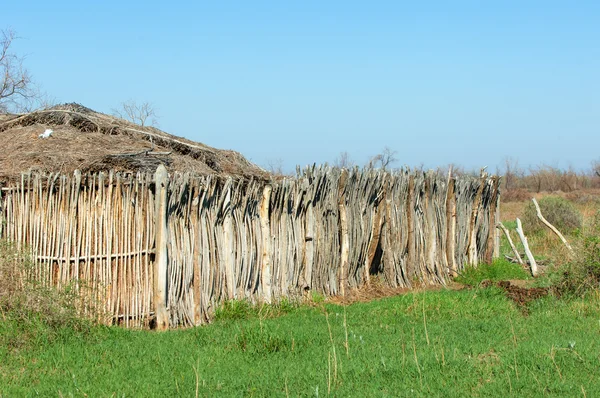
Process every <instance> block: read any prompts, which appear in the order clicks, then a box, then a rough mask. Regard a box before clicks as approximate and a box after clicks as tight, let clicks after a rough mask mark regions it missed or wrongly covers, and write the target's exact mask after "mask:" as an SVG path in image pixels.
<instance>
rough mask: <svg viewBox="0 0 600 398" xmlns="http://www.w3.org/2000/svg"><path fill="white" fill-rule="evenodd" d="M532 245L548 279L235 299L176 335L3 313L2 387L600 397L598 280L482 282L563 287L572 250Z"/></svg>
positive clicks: (52, 392)
mask: <svg viewBox="0 0 600 398" xmlns="http://www.w3.org/2000/svg"><path fill="white" fill-rule="evenodd" d="M514 207H515V209H517V207H516V206H514ZM522 207H523V206H522V205H521V208H522ZM515 209H510V210H511V211H513V214H511V213H510V212H509V211H506V212H505V213H504V214H507V215H508V214H510V215H511V217H510V218H509V219H507V220H506V223H507V225H508V226H509V227H511V228H512V227H513V225H512V224H511V223H510V220H511V219H512V216H513V215H514V214H518V209H517V210H515ZM591 213H592V212H590V214H591ZM569 239H573V241H575V240H576V239H578V237H577V236H570V237H569ZM530 242H531V243H532V247H533V250H534V253H536V254H537V255H538V256H539V257H541V258H546V259H548V261H549V265H548V267H547V269H548V271H549V274H550V276H545V277H543V278H540V279H538V280H532V279H531V278H530V277H529V275H528V274H527V272H526V270H524V269H523V268H522V267H520V266H518V265H515V264H510V263H508V262H506V261H501V260H500V261H496V262H494V264H492V265H480V266H479V267H478V268H477V269H476V270H473V269H468V270H466V271H465V272H463V273H462V274H461V276H459V278H457V282H459V283H460V284H455V285H453V288H452V289H438V290H428V291H415V292H412V293H408V294H404V295H401V296H396V297H389V298H385V299H380V300H374V301H371V302H364V303H355V304H352V305H347V306H339V305H334V304H331V303H328V302H326V301H324V300H323V299H322V298H319V297H314V298H313V300H312V301H311V302H309V303H304V304H302V305H298V304H294V303H289V302H283V303H280V304H278V305H276V306H262V307H258V308H255V307H252V306H250V305H248V304H247V303H245V302H229V303H226V304H225V305H223V306H222V307H221V309H220V310H219V311H218V313H217V320H216V321H215V322H214V323H212V324H211V325H209V326H206V327H200V328H195V329H188V330H176V331H169V332H165V333H158V332H152V331H132V330H125V329H121V328H116V327H102V326H97V325H91V324H89V323H87V322H85V321H81V320H75V319H72V318H70V317H69V316H68V314H66V315H65V314H63V315H61V316H60V317H57V316H54V315H53V316H51V317H46V318H44V320H39V319H37V318H36V317H35V316H32V315H31V314H27V313H18V312H15V311H12V312H10V311H4V310H3V312H2V313H0V396H6V397H13V396H94V397H95V396H119V397H121V396H256V397H260V396H282V397H283V396H292V397H293V396H311V397H318V396H339V397H347V396H356V397H363V396H391V397H392V396H393V397H396V396H427V397H431V396H443V397H454V396H457V397H459V396H460V397H462V396H494V397H495V396H561V397H562V396H583V397H593V396H600V376H599V375H600V293H599V291H598V289H597V288H594V289H591V290H590V289H587V290H586V291H585V292H584V293H583V294H571V295H567V294H565V295H563V296H562V297H561V298H557V297H555V296H553V295H550V296H546V297H544V298H542V299H538V300H535V301H532V302H531V303H529V304H528V305H527V307H526V308H523V307H520V306H518V305H516V304H515V303H514V302H513V301H512V300H511V299H509V298H507V296H506V294H505V292H504V291H503V290H501V289H500V288H499V287H496V286H491V287H485V288H484V287H483V285H481V284H480V282H481V281H482V280H484V279H490V280H495V281H500V280H512V281H513V282H514V283H516V282H515V280H520V282H519V283H518V284H519V285H520V286H523V285H538V286H539V285H548V284H551V283H553V280H552V274H551V272H554V271H551V268H552V266H553V264H552V261H554V260H556V259H560V258H562V257H561V256H562V255H563V248H562V247H561V246H560V244H557V243H556V239H555V237H553V236H551V235H539V236H532V237H531V239H530ZM502 247H503V251H505V250H508V248H507V245H506V244H504V243H503V246H502ZM591 253H592V254H593V255H594V256H595V254H594V253H595V252H591ZM593 258H595V257H593ZM584 262H585V259H584ZM554 275H557V274H556V273H555V274H554ZM594 280H596V279H594ZM486 286H489V284H486ZM53 297H54V296H53ZM42 298H43V297H42ZM57 300H58V299H54V298H53V299H52V301H57ZM49 308H50V307H49ZM50 312H51V313H52V314H54V313H55V312H56V311H54V310H52V311H50Z"/></svg>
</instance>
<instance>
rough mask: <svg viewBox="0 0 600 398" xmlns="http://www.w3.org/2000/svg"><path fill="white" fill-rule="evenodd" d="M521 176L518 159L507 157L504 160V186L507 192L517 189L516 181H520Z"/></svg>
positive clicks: (522, 173) (521, 171)
mask: <svg viewBox="0 0 600 398" xmlns="http://www.w3.org/2000/svg"><path fill="white" fill-rule="evenodd" d="M523 175H524V172H523V170H521V168H520V167H519V160H518V159H514V158H512V157H508V156H507V157H505V158H504V184H505V187H506V190H507V191H510V190H511V189H515V188H517V183H518V180H519V179H522V178H523Z"/></svg>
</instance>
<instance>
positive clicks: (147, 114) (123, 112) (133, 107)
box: [113, 100, 158, 127]
mask: <svg viewBox="0 0 600 398" xmlns="http://www.w3.org/2000/svg"><path fill="white" fill-rule="evenodd" d="M113 115H115V116H117V117H120V118H121V119H125V120H129V121H130V122H132V123H135V124H139V125H140V126H142V127H144V126H147V125H150V126H156V125H157V124H158V122H157V118H158V115H157V113H156V109H154V106H153V105H152V104H151V103H149V102H143V103H141V104H138V103H137V102H135V101H133V100H129V101H127V102H122V103H121V106H120V108H119V109H113Z"/></svg>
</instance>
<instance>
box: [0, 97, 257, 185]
mask: <svg viewBox="0 0 600 398" xmlns="http://www.w3.org/2000/svg"><path fill="white" fill-rule="evenodd" d="M46 129H52V130H53V131H54V133H53V134H52V135H51V137H49V138H45V139H44V138H39V134H41V133H43V132H44V131H45V130H46ZM0 147H1V148H2V150H1V151H0V181H1V180H4V181H7V180H13V181H16V180H18V179H19V176H20V174H21V173H22V172H27V171H38V172H43V173H63V174H72V173H73V172H74V171H75V170H81V171H82V172H84V173H86V172H96V173H97V172H100V171H103V172H105V173H107V172H109V171H111V170H112V171H118V172H121V173H133V174H135V173H137V172H142V173H152V172H154V170H156V167H157V166H158V165H159V164H162V165H165V166H166V167H167V169H168V170H170V171H171V172H175V171H189V172H193V173H196V174H198V175H231V176H237V177H245V178H263V179H264V178H268V177H269V176H268V173H267V172H265V171H264V170H262V169H261V168H260V167H258V166H256V165H254V164H252V163H250V162H249V161H247V160H246V159H245V158H244V157H243V156H242V155H241V154H239V153H237V152H235V151H227V150H219V149H215V148H211V147H209V146H207V145H204V144H201V143H197V142H194V141H190V140H187V139H185V138H180V137H176V136H173V135H170V134H167V133H165V132H163V131H161V130H159V129H157V128H154V127H141V126H138V125H135V124H133V123H130V122H128V121H125V120H123V119H119V118H117V117H114V116H109V115H105V114H102V113H98V112H95V111H93V110H91V109H89V108H86V107H84V106H82V105H79V104H64V105H58V106H55V107H53V108H50V109H47V110H41V111H36V112H32V113H28V114H23V115H3V116H2V118H1V119H0Z"/></svg>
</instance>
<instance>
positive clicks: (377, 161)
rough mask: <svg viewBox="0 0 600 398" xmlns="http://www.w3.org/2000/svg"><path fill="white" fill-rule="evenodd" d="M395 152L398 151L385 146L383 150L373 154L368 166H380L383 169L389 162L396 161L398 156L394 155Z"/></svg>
mask: <svg viewBox="0 0 600 398" xmlns="http://www.w3.org/2000/svg"><path fill="white" fill-rule="evenodd" d="M397 154H398V151H394V150H392V149H391V148H390V147H388V146H386V147H384V148H383V151H381V153H379V154H377V155H375V156H373V157H372V158H371V160H369V167H371V168H378V167H380V168H382V169H383V170H385V169H387V168H388V166H389V165H390V164H392V163H395V162H397V161H398V158H397V157H396V155H397Z"/></svg>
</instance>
